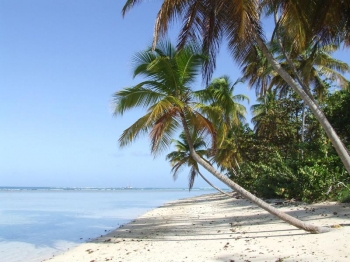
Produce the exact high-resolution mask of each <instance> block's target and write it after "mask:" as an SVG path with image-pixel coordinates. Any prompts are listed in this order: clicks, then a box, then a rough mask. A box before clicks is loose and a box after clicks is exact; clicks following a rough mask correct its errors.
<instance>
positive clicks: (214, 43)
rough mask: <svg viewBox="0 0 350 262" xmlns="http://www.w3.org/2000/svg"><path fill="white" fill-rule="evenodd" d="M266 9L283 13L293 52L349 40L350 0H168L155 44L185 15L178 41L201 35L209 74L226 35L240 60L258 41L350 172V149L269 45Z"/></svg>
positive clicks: (129, 3) (134, 0) (157, 26)
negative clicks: (264, 24)
mask: <svg viewBox="0 0 350 262" xmlns="http://www.w3.org/2000/svg"><path fill="white" fill-rule="evenodd" d="M140 2H143V1H142V0H127V1H126V4H125V6H124V8H123V14H125V13H126V12H127V11H128V10H130V9H131V8H132V7H133V6H134V5H135V4H137V3H140ZM265 10H267V14H271V13H274V11H275V10H279V12H280V13H281V15H280V16H281V20H280V21H281V22H279V27H280V28H281V27H283V29H284V32H286V33H285V34H284V35H283V36H284V39H283V40H282V43H284V42H286V43H288V45H290V44H289V43H290V42H293V43H292V45H291V46H292V47H293V49H292V51H293V52H292V53H291V54H293V55H294V56H295V55H297V54H299V53H301V52H302V51H303V50H305V48H306V47H307V46H308V45H309V44H310V43H313V42H317V41H318V42H325V43H329V42H330V41H338V42H340V41H346V43H348V44H349V43H350V41H349V40H350V26H349V25H350V18H349V15H348V14H349V10H350V4H349V2H348V1H338V0H330V1H324V2H323V4H322V6H321V7H320V5H319V4H318V3H317V1H314V0H287V1H281V0H265V1H257V0H234V1H232V0H193V1H188V0H177V1H170V0H164V1H163V4H162V6H161V8H160V10H159V12H158V16H157V18H156V24H155V33H154V46H155V44H156V43H157V41H158V39H159V38H160V37H161V36H162V35H164V34H165V33H166V32H167V30H168V27H169V24H170V23H171V22H173V20H175V19H180V18H181V19H182V21H183V25H182V29H181V32H180V35H179V44H178V46H179V47H182V46H184V44H185V43H187V42H188V41H189V40H193V38H196V39H200V40H201V42H202V49H203V50H204V52H205V53H208V54H209V59H208V60H207V62H206V63H205V64H204V67H203V72H204V75H205V76H206V79H207V80H209V79H210V76H211V74H212V72H213V70H214V68H215V58H216V55H217V53H218V51H219V47H220V44H221V43H222V40H223V39H224V38H226V40H227V42H228V46H229V49H230V51H231V54H232V56H233V58H234V59H235V60H236V62H237V63H238V64H240V65H241V66H243V65H244V64H243V62H244V61H245V59H246V57H247V56H248V54H251V53H252V52H253V50H254V48H255V47H256V46H258V47H259V49H260V50H261V52H262V53H263V54H264V55H265V57H266V59H267V60H268V61H269V63H270V65H271V66H272V68H273V69H274V70H275V71H276V73H278V74H279V75H280V76H281V77H282V78H283V79H284V81H286V82H287V83H288V85H289V86H290V87H291V88H293V90H294V91H295V92H296V93H297V94H298V95H299V96H300V97H301V99H302V100H303V101H304V102H305V103H306V105H307V106H308V107H309V108H310V110H311V111H312V112H313V114H314V115H315V117H316V118H317V119H318V121H319V122H320V124H321V126H322V127H323V129H324V130H325V132H326V134H327V136H328V137H329V139H330V140H331V142H332V144H333V146H334V148H335V149H336V151H337V153H338V155H339V157H340V159H341V160H342V162H343V164H344V166H345V168H346V170H347V171H348V173H349V174H350V155H349V153H348V151H347V149H346V147H345V146H344V145H343V143H342V142H341V140H340V138H339V137H338V135H337V134H336V132H335V130H334V129H333V127H332V126H331V124H330V123H329V121H328V120H327V118H326V117H325V115H324V113H323V111H322V109H321V107H320V106H319V105H318V103H317V102H316V101H315V100H314V99H313V97H312V96H310V94H308V92H307V90H306V89H305V88H304V86H303V84H302V83H301V82H300V81H298V80H297V79H294V78H293V77H292V76H291V75H290V74H289V73H288V72H287V71H286V70H284V68H283V67H282V66H281V64H280V63H279V62H278V60H276V59H275V57H274V56H273V54H272V53H271V52H270V51H269V49H268V47H267V44H266V41H265V38H266V37H265V36H264V34H263V29H262V23H261V20H260V18H261V16H262V11H265ZM337 12H338V13H337ZM329 17H332V19H329ZM333 18H334V19H333ZM344 25H345V26H344ZM257 59H258V57H257Z"/></svg>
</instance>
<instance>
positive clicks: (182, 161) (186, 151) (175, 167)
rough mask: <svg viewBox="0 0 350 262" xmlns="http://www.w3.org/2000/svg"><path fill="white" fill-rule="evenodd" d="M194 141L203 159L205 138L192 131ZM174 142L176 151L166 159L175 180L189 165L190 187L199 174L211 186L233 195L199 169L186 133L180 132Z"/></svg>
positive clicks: (205, 153) (205, 149) (190, 187)
mask: <svg viewBox="0 0 350 262" xmlns="http://www.w3.org/2000/svg"><path fill="white" fill-rule="evenodd" d="M192 142H193V148H194V150H196V152H197V154H198V155H199V156H201V157H202V158H203V159H204V157H205V156H206V155H207V153H208V150H207V148H206V147H207V145H206V143H205V141H204V140H203V138H202V137H201V136H199V134H198V132H192ZM172 143H174V144H175V148H176V151H173V152H171V153H169V154H168V155H167V156H166V160H168V161H170V163H171V165H172V169H171V171H172V173H173V178H174V180H176V179H177V177H178V174H179V171H180V169H181V168H182V167H183V166H184V165H187V166H188V167H189V168H190V173H189V176H188V188H189V190H191V189H192V187H193V184H194V181H195V178H196V176H197V175H200V176H201V177H202V178H203V180H204V181H205V182H207V183H208V184H209V185H210V186H211V187H213V188H215V189H216V190H218V191H219V192H220V193H222V194H224V195H227V196H229V197H231V196H230V195H229V194H227V193H226V192H224V191H222V190H221V189H220V188H218V187H216V186H215V185H213V184H212V183H211V182H210V181H209V180H208V179H207V178H206V177H205V176H203V174H202V173H201V172H200V171H199V167H198V163H197V162H196V161H195V160H194V159H193V158H192V156H191V154H190V148H189V146H188V143H187V139H186V136H185V134H184V133H181V134H180V140H175V139H173V140H172Z"/></svg>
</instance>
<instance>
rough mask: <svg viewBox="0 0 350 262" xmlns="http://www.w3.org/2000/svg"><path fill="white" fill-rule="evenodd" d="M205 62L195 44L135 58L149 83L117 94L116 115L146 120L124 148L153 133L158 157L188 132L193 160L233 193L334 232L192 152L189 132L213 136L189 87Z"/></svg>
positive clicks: (164, 46)
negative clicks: (136, 111)
mask: <svg viewBox="0 0 350 262" xmlns="http://www.w3.org/2000/svg"><path fill="white" fill-rule="evenodd" d="M204 61H205V59H204V58H203V56H202V55H201V54H200V53H199V52H198V49H197V46H196V45H186V46H184V47H183V48H182V49H180V50H175V49H174V48H173V47H172V45H171V44H170V43H160V44H158V45H157V46H156V48H155V49H154V51H152V50H151V49H148V50H146V51H144V52H140V53H138V54H137V55H136V56H135V58H134V63H135V64H134V75H135V76H137V75H143V76H145V77H146V80H145V81H143V82H141V83H139V84H137V85H135V86H133V87H129V88H124V89H123V90H121V91H118V92H116V93H115V95H114V102H115V111H114V113H115V115H122V114H123V113H124V112H125V111H126V110H129V109H132V108H135V107H143V108H146V109H147V113H146V115H144V116H142V117H141V118H139V119H138V120H137V121H136V122H135V123H134V124H132V125H131V126H130V127H129V128H127V129H126V130H125V131H124V132H123V134H122V135H121V137H120V138H119V142H120V146H125V145H127V144H129V143H130V142H132V141H133V140H135V138H137V137H138V136H139V135H140V134H145V133H148V134H149V136H150V139H151V152H152V153H153V154H154V155H156V154H157V153H159V152H160V151H162V150H164V149H165V148H167V147H168V146H169V145H170V143H171V137H172V136H173V134H174V132H175V131H176V130H177V129H178V128H180V127H181V128H183V131H184V133H185V136H186V139H187V143H188V145H189V149H190V154H191V156H192V158H193V159H194V160H195V161H196V162H197V163H199V164H200V165H201V166H203V167H204V168H205V169H207V170H208V171H209V172H210V173H212V174H213V175H214V176H215V177H217V178H218V179H219V180H220V181H222V182H223V183H225V184H226V185H228V186H229V187H230V188H232V189H233V190H235V191H236V192H238V193H240V194H241V195H242V196H244V197H246V198H247V199H249V200H250V201H252V202H253V203H255V204H257V205H258V206H260V207H262V208H264V209H265V210H267V211H268V212H270V213H271V214H273V215H275V216H277V217H279V218H280V219H282V220H284V221H286V222H288V223H290V224H292V225H294V226H296V227H298V228H301V229H304V230H306V231H309V232H313V233H320V232H326V231H328V230H329V229H327V228H323V227H317V226H314V225H310V224H307V223H304V222H302V221H300V220H298V219H296V218H294V217H291V216H289V215H287V214H285V213H283V212H281V211H279V210H278V209H276V208H274V207H272V206H270V205H269V204H267V203H266V202H264V201H263V200H261V199H259V198H257V197H255V196H254V195H252V194H251V193H249V192H248V191H246V190H245V189H243V188H242V187H240V186H239V185H238V184H236V183H234V182H233V181H232V180H230V179H229V178H228V177H226V176H225V175H223V174H221V173H220V172H218V171H217V170H216V169H215V168H214V167H213V166H212V165H211V164H210V163H208V162H207V161H206V160H204V159H203V158H202V157H201V156H200V155H198V154H197V153H196V151H195V149H194V147H193V141H192V137H191V133H190V130H193V129H194V130H198V132H200V133H201V134H204V135H207V134H208V135H210V136H212V137H214V135H215V128H214V127H213V125H212V123H211V122H210V121H209V120H208V119H207V118H205V117H204V116H203V115H202V114H200V113H199V112H198V111H197V110H196V103H195V101H194V96H193V93H192V91H191V89H190V87H189V85H190V84H192V83H193V82H194V80H195V77H196V76H197V75H198V73H199V72H198V71H199V70H200V67H201V65H202V64H203V62H204ZM213 140H214V141H215V139H213Z"/></svg>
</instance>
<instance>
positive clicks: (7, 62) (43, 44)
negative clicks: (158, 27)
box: [0, 0, 349, 187]
mask: <svg viewBox="0 0 350 262" xmlns="http://www.w3.org/2000/svg"><path fill="white" fill-rule="evenodd" d="M124 2H125V1H123V0H118V1H114V0H100V1H97V0H74V1H71V0H50V1H48V0H30V1H27V0H1V1H0V98H1V103H0V120H1V121H0V186H72V187H74V186H77V187H88V186H94V187H106V186H108V187H123V186H126V185H132V186H134V187H153V186H158V187H186V186H187V172H186V170H184V171H183V172H182V173H181V174H180V176H179V178H178V180H177V181H176V182H174V181H173V180H172V177H171V175H170V169H171V167H170V164H169V163H167V162H166V161H165V155H164V156H160V157H157V158H156V159H154V158H153V156H151V155H150V153H149V143H148V142H149V141H148V140H147V137H144V138H141V139H139V140H138V141H137V142H136V143H134V144H133V145H132V146H130V147H128V148H123V149H120V148H119V147H118V137H119V136H120V134H121V132H122V131H123V130H124V129H126V128H127V127H128V126H129V125H130V124H132V123H133V121H135V120H136V119H137V118H138V117H139V116H140V115H141V114H142V111H141V110H134V111H132V112H130V113H127V114H125V115H124V116H123V117H118V118H115V117H113V116H112V107H111V99H112V95H113V93H114V92H116V91H118V90H120V89H121V88H123V87H126V86H130V85H132V84H134V83H136V81H137V79H136V80H133V79H132V73H131V67H130V61H131V57H132V55H133V54H134V53H135V52H137V51H140V50H143V49H145V48H146V47H147V46H148V44H149V43H150V42H151V40H152V35H153V25H154V20H155V16H156V13H157V11H158V7H159V5H160V3H161V1H145V3H144V4H141V5H139V6H137V7H136V8H134V9H133V10H132V11H131V12H130V13H129V14H127V15H126V17H125V18H124V19H123V18H122V16H121V9H122V6H123V4H124ZM172 32H173V33H172V36H175V32H176V27H175V28H174V30H172ZM223 50H224V49H223ZM339 56H341V57H342V59H343V60H344V59H347V60H349V52H348V50H346V51H344V52H343V53H341V54H340V55H339ZM348 62H349V61H348ZM223 74H227V75H229V76H230V77H231V79H232V80H235V79H237V78H238V77H239V75H240V74H239V69H237V67H235V65H234V64H233V62H232V61H231V58H230V57H228V55H227V54H226V53H225V52H224V51H223V52H222V54H221V55H220V57H219V60H218V69H217V71H216V72H215V74H214V77H215V76H220V75H223ZM198 87H200V86H198ZM238 92H239V93H244V94H246V95H248V96H250V97H251V98H252V99H254V96H253V94H254V92H253V91H248V88H247V85H244V84H242V85H240V86H239V89H238ZM204 173H205V172H204ZM208 177H210V175H208ZM212 181H213V182H214V183H215V184H217V185H219V186H222V184H221V183H220V182H219V181H217V180H215V179H212ZM195 186H198V187H202V186H206V184H205V182H202V181H200V178H198V179H197V182H196V183H195Z"/></svg>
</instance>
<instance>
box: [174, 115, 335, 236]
mask: <svg viewBox="0 0 350 262" xmlns="http://www.w3.org/2000/svg"><path fill="white" fill-rule="evenodd" d="M180 116H181V120H182V125H183V128H184V132H185V135H186V138H187V142H188V145H189V148H190V153H191V156H192V157H193V159H194V160H195V161H196V162H197V163H198V164H200V165H201V166H202V167H204V168H205V169H206V170H208V171H209V172H210V173H211V174H213V175H214V176H215V177H216V178H217V179H219V180H220V181H221V182H223V183H224V184H226V185H227V186H229V187H230V188H231V189H233V190H234V191H235V192H237V193H239V194H241V195H242V196H243V197H245V198H246V199H248V200H250V201H251V202H253V203H254V204H256V205H257V206H259V207H261V208H262V209H264V210H266V211H267V212H269V213H270V214H272V215H274V216H276V217H278V218H280V219H281V220H283V221H285V222H287V223H289V224H291V225H293V226H295V227H297V228H300V229H303V230H305V231H308V232H310V233H314V234H317V233H325V232H328V231H329V230H330V229H329V228H327V227H318V226H314V225H311V224H309V223H305V222H303V221H301V220H299V219H296V218H295V217H292V216H290V215H288V214H286V213H283V212H281V211H279V210H278V209H277V208H274V207H273V206H271V205H269V204H268V203H266V202H265V201H263V200H262V199H260V198H257V197H256V196H254V195H253V194H251V193H250V192H248V191H247V190H245V189H244V188H243V187H241V186H239V185H238V184H236V183H235V182H233V181H232V180H231V179H229V178H228V177H226V176H225V175H223V174H221V173H220V172H219V171H217V170H216V169H215V168H214V167H212V166H211V165H210V164H209V163H207V162H206V161H205V160H204V159H202V158H201V157H200V156H199V155H198V154H197V153H196V151H195V150H194V148H193V143H192V139H191V135H190V132H189V129H188V126H187V123H186V120H185V115H184V114H183V113H181V114H180Z"/></svg>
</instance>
